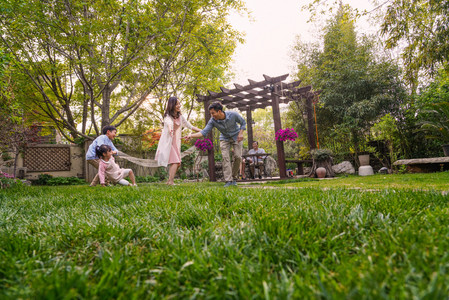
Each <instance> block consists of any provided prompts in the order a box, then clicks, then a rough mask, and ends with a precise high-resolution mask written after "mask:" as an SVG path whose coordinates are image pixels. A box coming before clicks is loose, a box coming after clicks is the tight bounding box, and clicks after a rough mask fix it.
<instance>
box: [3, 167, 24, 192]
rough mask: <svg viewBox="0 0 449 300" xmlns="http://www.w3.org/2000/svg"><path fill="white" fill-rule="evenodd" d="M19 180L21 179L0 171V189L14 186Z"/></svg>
mask: <svg viewBox="0 0 449 300" xmlns="http://www.w3.org/2000/svg"><path fill="white" fill-rule="evenodd" d="M19 182H20V183H21V181H20V180H18V179H15V178H14V176H13V175H11V174H8V173H4V172H2V171H0V189H6V188H10V187H13V186H16V185H18V184H19Z"/></svg>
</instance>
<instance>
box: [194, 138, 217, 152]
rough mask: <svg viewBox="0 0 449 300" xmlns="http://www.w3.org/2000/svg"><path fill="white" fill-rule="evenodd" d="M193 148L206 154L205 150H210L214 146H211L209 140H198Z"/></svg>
mask: <svg viewBox="0 0 449 300" xmlns="http://www.w3.org/2000/svg"><path fill="white" fill-rule="evenodd" d="M195 147H196V148H197V149H198V150H201V151H203V152H206V151H207V150H210V149H212V148H213V147H214V145H213V144H212V141H211V140H209V139H203V140H201V139H199V140H196V142H195Z"/></svg>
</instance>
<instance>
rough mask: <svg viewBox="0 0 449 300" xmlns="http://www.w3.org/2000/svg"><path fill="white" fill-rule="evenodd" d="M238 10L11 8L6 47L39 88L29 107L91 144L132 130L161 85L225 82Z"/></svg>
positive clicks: (229, 4) (4, 24) (100, 5)
mask: <svg viewBox="0 0 449 300" xmlns="http://www.w3.org/2000/svg"><path fill="white" fill-rule="evenodd" d="M232 9H237V10H240V9H242V4H241V3H240V1H238V0H182V1H165V0H163V1H143V0H141V1H126V2H122V1H117V0H111V1H107V2H104V1H90V2H85V1H66V0H51V1H45V2H43V1H39V0H6V1H2V2H1V4H0V14H1V20H0V31H1V42H2V45H3V46H4V47H5V48H6V49H7V50H8V51H9V52H10V53H12V54H13V55H14V57H15V59H16V60H17V62H18V64H19V66H20V68H21V71H22V72H23V73H24V74H26V75H27V77H28V78H29V80H30V83H31V84H32V85H33V86H34V89H35V91H36V93H35V94H34V95H32V96H31V97H30V101H33V102H34V103H35V105H37V106H38V107H39V109H40V110H41V111H42V112H43V113H44V114H45V115H46V116H47V117H48V118H50V119H51V120H52V121H53V122H54V124H55V125H56V126H57V128H58V129H59V130H60V131H61V132H62V133H63V134H64V135H65V136H66V138H67V139H69V140H73V139H75V138H77V137H80V136H83V137H86V138H89V137H88V134H89V133H91V132H92V131H93V132H95V133H97V134H98V133H99V132H100V130H101V127H102V126H104V125H107V124H114V125H116V126H120V125H121V124H123V123H124V122H125V121H126V120H127V119H128V118H129V117H130V116H132V115H133V114H134V113H135V112H136V111H137V110H138V109H139V107H141V106H142V104H143V103H144V102H145V101H148V99H149V97H151V96H153V97H154V96H155V95H154V93H155V91H156V90H155V89H156V88H157V87H159V86H160V85H164V84H165V85H167V84H168V83H170V82H171V83H172V82H181V83H185V82H186V80H184V81H182V80H177V79H176V76H179V75H180V74H185V76H186V78H188V80H187V81H188V83H189V86H191V87H192V86H195V82H198V81H199V80H201V79H198V78H199V77H200V76H201V75H200V74H203V73H204V75H205V76H208V75H210V76H211V77H212V78H213V80H219V79H220V78H222V76H223V74H224V73H225V72H224V70H226V68H227V66H228V64H229V61H230V57H231V55H232V53H233V50H234V47H235V44H236V43H237V42H238V41H239V39H240V35H239V33H238V32H236V31H235V30H233V29H232V27H231V26H230V25H229V24H228V23H227V21H226V16H227V14H228V13H229V11H230V10H232ZM203 71H204V72H203ZM213 71H215V73H214V74H212V73H213ZM203 80H204V78H203ZM185 86H187V84H186V85H185ZM175 88H179V87H177V86H176V85H174V86H173V89H175ZM173 89H168V90H169V91H170V92H172V91H173ZM180 90H181V91H180V92H181V93H183V92H189V90H188V89H186V88H182V89H180ZM157 96H161V95H157Z"/></svg>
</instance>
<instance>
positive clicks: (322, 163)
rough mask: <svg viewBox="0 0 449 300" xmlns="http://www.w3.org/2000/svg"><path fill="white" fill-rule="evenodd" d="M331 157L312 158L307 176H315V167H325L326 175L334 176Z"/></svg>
mask: <svg viewBox="0 0 449 300" xmlns="http://www.w3.org/2000/svg"><path fill="white" fill-rule="evenodd" d="M332 161H333V160H332V158H328V159H326V160H315V159H314V160H313V165H312V169H311V170H310V173H309V175H308V176H309V177H317V176H316V169H318V168H320V167H321V168H325V169H326V177H335V173H334V170H332Z"/></svg>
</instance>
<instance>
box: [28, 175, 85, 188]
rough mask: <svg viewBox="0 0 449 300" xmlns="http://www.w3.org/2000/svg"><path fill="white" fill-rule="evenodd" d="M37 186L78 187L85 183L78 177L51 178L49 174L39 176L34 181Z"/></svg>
mask: <svg viewBox="0 0 449 300" xmlns="http://www.w3.org/2000/svg"><path fill="white" fill-rule="evenodd" d="M34 183H35V184H37V185H52V186H54V185H78V184H85V183H86V182H85V181H84V180H83V179H81V178H78V177H53V176H52V175H50V174H40V175H39V176H38V177H37V180H35V181H34Z"/></svg>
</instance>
